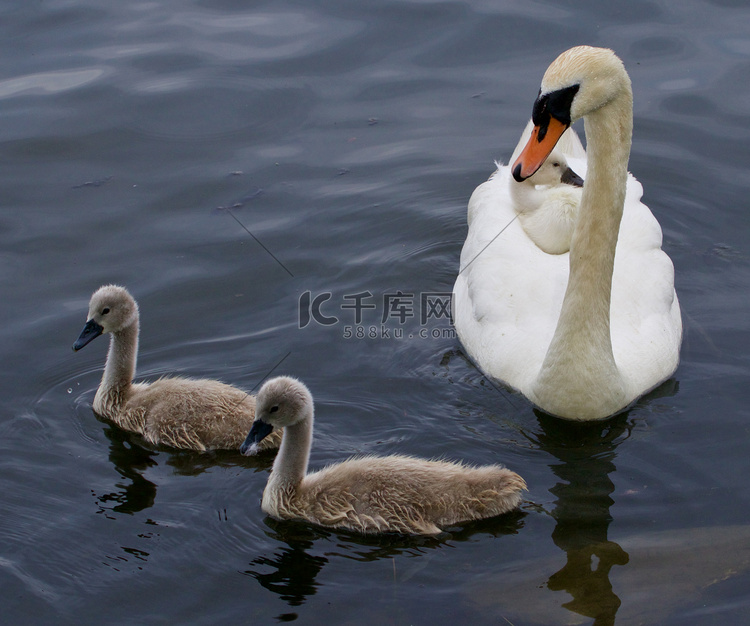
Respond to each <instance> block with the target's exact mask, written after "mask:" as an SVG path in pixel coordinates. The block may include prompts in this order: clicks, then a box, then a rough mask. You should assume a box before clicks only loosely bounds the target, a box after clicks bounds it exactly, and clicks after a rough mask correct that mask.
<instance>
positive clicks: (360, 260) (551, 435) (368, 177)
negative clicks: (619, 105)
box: [0, 0, 750, 625]
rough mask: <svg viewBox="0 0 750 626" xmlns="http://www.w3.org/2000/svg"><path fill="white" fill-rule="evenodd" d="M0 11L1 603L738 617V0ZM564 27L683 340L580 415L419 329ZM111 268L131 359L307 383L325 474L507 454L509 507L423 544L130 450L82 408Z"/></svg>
mask: <svg viewBox="0 0 750 626" xmlns="http://www.w3.org/2000/svg"><path fill="white" fill-rule="evenodd" d="M0 17H1V19H0V30H1V33H2V36H0V58H2V59H3V63H2V70H1V72H2V74H1V75H0V106H1V107H2V115H0V181H1V184H2V193H1V194H0V203H1V204H2V212H1V213H0V241H1V244H2V245H1V247H0V254H2V263H1V264H0V270H1V271H2V283H3V294H4V298H3V301H4V304H3V306H2V308H0V311H1V313H0V314H1V315H2V319H1V321H2V324H0V333H1V335H0V336H1V337H2V348H1V349H2V353H1V355H2V362H3V364H4V375H3V377H2V382H1V383H0V385H2V393H1V394H0V397H1V398H2V413H1V417H0V420H1V421H0V494H1V496H0V503H1V504H0V510H2V516H1V517H0V589H1V590H2V591H1V592H0V593H2V606H3V609H2V613H3V620H4V621H7V623H73V622H75V623H102V622H104V621H107V622H109V623H117V624H142V623H154V624H160V623H165V624H166V623H191V624H215V623H220V622H229V621H232V622H235V623H236V622H239V623H246V622H251V621H252V622H257V623H275V622H283V621H293V620H297V621H298V622H300V623H311V624H314V623H333V624H349V623H351V624H444V623H445V624H447V623H482V624H484V623H486V624H504V623H513V624H515V625H519V624H591V623H595V624H612V623H615V622H617V623H622V624H640V623H644V624H739V623H747V621H746V620H747V617H746V616H747V614H748V610H749V609H750V592H748V588H750V524H748V515H749V514H750V488H749V487H748V480H747V476H748V470H750V461H749V460H748V459H750V455H748V448H749V447H750V415H749V411H748V403H747V401H748V398H750V388H749V387H748V373H749V370H750V363H749V360H748V356H747V355H748V346H749V345H750V333H749V322H748V319H749V317H750V316H748V309H749V306H748V304H749V302H748V289H749V288H750V250H749V249H748V243H747V233H748V227H749V226H750V212H748V206H747V193H748V185H749V183H750V175H748V165H750V155H749V153H748V148H747V145H748V139H750V113H749V112H748V103H749V102H750V97H749V96H750V86H749V85H750V9H748V8H746V3H745V2H740V1H730V0H723V1H719V0H716V1H714V2H700V1H697V0H692V1H691V0H689V1H686V2H681V3H674V2H667V1H666V0H663V1H660V2H649V1H646V0H636V1H633V2H628V3H602V2H593V1H589V0H575V1H574V0H571V1H569V2H554V3H553V2H543V1H540V2H527V3H515V2H513V3H511V2H490V1H477V2H416V1H415V2H408V1H405V0H400V1H394V2H383V3H364V2H352V1H334V0H331V1H328V2H324V1H316V2H302V1H298V2H293V1H289V2H274V3H270V2H267V3H264V2H239V1H236V0H219V1H203V2H196V1H194V2H161V3H146V2H108V1H104V2H102V1H99V2H66V1H62V0H60V1H45V2H26V3H20V2H19V3H10V2H8V3H4V4H2V5H0ZM580 43H589V44H593V45H603V46H608V47H612V48H614V49H615V50H616V51H617V52H618V54H619V55H620V56H621V57H622V59H623V60H624V62H625V65H626V67H627V68H628V70H629V72H630V75H631V78H632V80H633V86H634V92H635V102H636V103H635V136H634V147H633V154H632V157H631V162H630V169H631V170H632V171H633V173H634V174H635V175H636V176H637V177H638V178H639V180H640V181H641V183H642V184H643V186H644V189H645V196H644V201H645V202H646V203H647V204H648V205H649V206H650V207H651V209H652V211H653V212H654V214H655V215H656V217H657V218H658V219H659V221H660V222H661V225H662V227H663V229H664V247H665V249H666V250H667V252H668V253H669V254H670V256H671V257H672V259H673V261H674V264H675V268H676V276H677V278H676V281H677V289H678V292H679V296H680V300H681V304H682V309H683V316H684V323H685V340H684V344H683V350H682V363H681V365H680V368H679V369H678V371H677V373H676V375H675V376H674V378H673V379H672V380H670V381H669V382H668V383H666V384H665V385H664V386H662V387H661V388H660V389H658V390H657V391H656V392H655V393H653V394H652V395H651V396H649V397H647V398H645V399H643V400H641V401H640V402H639V403H638V404H637V406H636V407H634V408H633V409H632V410H631V411H629V412H628V413H627V414H625V415H623V416H620V417H618V418H616V419H613V420H610V421H608V422H605V423H602V424H595V425H588V426H580V425H571V424H567V423H562V422H559V421H556V420H552V419H550V418H547V417H545V416H543V415H540V414H537V413H535V412H534V411H533V410H532V409H531V407H530V406H529V404H528V402H526V401H525V400H524V399H523V398H521V397H519V396H517V395H513V394H510V393H509V392H507V391H505V390H503V389H498V388H496V387H493V386H492V385H490V384H488V383H487V381H485V379H484V378H483V377H482V376H481V374H479V373H478V372H477V371H476V370H475V369H474V368H473V367H472V366H471V365H470V364H469V363H468V362H467V360H466V359H465V358H464V357H463V356H462V353H461V347H460V345H459V343H458V341H457V340H456V339H455V337H454V336H453V335H452V330H451V327H450V324H449V322H448V321H447V320H446V319H445V317H444V316H441V315H439V312H440V306H439V299H440V298H441V297H442V296H441V295H440V294H445V293H447V292H450V291H451V289H452V285H453V281H454V278H455V273H456V271H457V266H458V257H459V252H460V248H461V245H462V241H463V238H464V236H465V233H466V224H465V219H466V217H465V208H466V202H467V200H468V198H469V195H470V194H471V191H472V190H473V188H474V187H475V186H477V185H478V184H479V183H481V182H482V181H483V180H485V179H486V177H487V176H488V175H489V174H490V172H491V171H492V169H493V159H500V160H502V159H507V158H508V156H509V154H510V152H511V151H512V149H513V147H514V146H515V143H516V141H517V139H518V136H519V135H520V132H521V130H522V128H523V126H524V124H525V121H526V119H527V118H528V116H529V114H530V111H531V104H532V102H533V99H534V97H535V95H536V92H537V89H538V85H539V81H540V79H541V76H542V73H543V72H544V69H545V68H546V66H547V65H548V63H549V62H550V61H551V60H552V59H553V58H554V57H555V56H556V55H557V54H558V53H559V52H561V51H562V50H564V49H565V48H567V47H570V46H572V45H577V44H580ZM108 282H116V283H120V284H124V285H126V286H128V287H129V288H130V289H131V291H132V292H133V293H134V295H135V296H136V297H137V298H138V300H139V303H140V305H141V312H142V337H141V354H140V360H139V376H141V377H152V378H153V377H156V376H159V375H161V374H164V373H170V372H177V373H182V374H185V375H196V376H212V377H217V378H221V379H223V380H225V381H226V382H230V383H233V384H237V385H240V386H244V387H245V388H247V389H251V388H253V387H255V386H256V385H257V384H258V383H259V382H260V381H261V380H262V379H263V378H264V377H265V376H266V375H267V374H268V373H269V372H271V371H272V370H273V371H274V373H282V372H283V373H287V374H292V375H295V376H298V377H300V378H302V379H303V380H305V381H306V382H307V383H308V384H309V386H310V388H311V389H312V391H313V394H314V395H315V397H316V401H317V415H318V422H317V430H316V438H315V442H314V449H313V453H312V461H311V465H312V467H320V466H322V465H323V464H325V463H328V462H332V461H336V460H340V459H343V458H345V457H346V456H349V455H351V454H354V453H362V452H368V453H377V454H389V453H408V454H415V455H421V456H429V457H432V456H444V457H448V458H453V459H465V460H467V461H469V462H473V463H490V462H497V461H499V462H502V463H505V464H506V465H508V466H509V467H510V468H512V469H514V470H516V471H518V472H519V473H521V474H522V475H523V476H524V477H525V478H526V479H527V481H528V483H529V486H530V491H529V493H528V497H527V500H526V503H525V504H524V506H523V508H522V511H521V512H519V513H518V514H515V515H509V516H506V517H503V518H499V519H495V520H490V521H485V522H482V523H478V524H472V525H467V526H464V527H457V528H454V529H451V531H450V532H449V533H447V534H446V535H444V536H441V537H439V538H438V539H406V538H398V537H395V538H394V537H386V538H369V539H364V538H361V537H359V536H356V535H350V534H347V533H331V532H327V531H322V530H320V529H317V528H315V527H312V526H308V525H304V524H287V523H277V522H274V521H273V520H270V519H268V518H265V516H264V515H263V514H262V513H261V511H260V506H259V501H260V496H261V493H262V490H263V486H264V484H265V481H266V478H267V475H268V469H269V467H270V464H271V458H270V457H267V456H266V457H260V458H255V459H245V458H243V457H240V456H239V455H238V454H235V453H221V454H212V455H198V454H189V453H179V452H171V451H167V450H153V449H147V448H144V447H143V446H142V445H141V444H140V443H139V442H138V441H137V440H136V439H135V438H133V437H131V436H129V435H127V434H125V433H123V432H121V431H119V430H118V429H116V428H114V427H112V426H110V425H108V424H106V423H103V422H100V421H98V420H97V419H96V418H95V417H94V415H93V414H92V412H91V409H90V403H91V400H92V398H93V393H94V390H95V388H96V386H97V384H98V381H99V377H100V375H101V368H102V366H103V361H104V355H105V351H106V341H105V340H103V339H100V340H98V341H97V342H95V343H94V344H92V345H91V346H90V347H88V348H86V350H85V351H83V352H81V353H78V354H74V353H73V352H72V351H71V349H70V346H71V344H72V343H73V341H74V339H75V338H76V337H77V335H78V332H79V331H80V329H81V327H82V324H83V322H84V321H85V315H86V309H87V303H88V298H89V296H90V294H91V292H92V291H93V290H94V289H95V288H97V287H98V286H99V285H101V284H104V283H108ZM399 292H400V293H401V295H400V296H399ZM357 295H359V296H360V299H359V302H360V303H362V304H363V305H368V306H372V307H374V308H363V309H362V310H361V313H362V320H361V321H360V323H357V321H356V310H355V309H351V308H343V307H345V306H348V305H352V304H356V302H357V299H356V298H355V297H354V296H357ZM399 298H400V299H399ZM423 298H425V300H424V302H423ZM301 299H302V303H303V305H304V304H306V302H307V301H310V303H311V304H310V307H306V306H305V307H303V309H304V310H303V313H305V314H306V316H305V315H304V314H303V315H302V319H303V320H304V319H308V321H309V323H308V324H307V325H306V326H305V327H304V328H299V326H300V319H301V318H300V301H301ZM394 299H395V302H396V304H394ZM313 300H315V302H317V303H318V304H319V305H320V307H319V309H316V308H314V307H313V306H312V303H313ZM430 306H432V307H433V308H430ZM386 307H387V308H386ZM391 307H393V308H391ZM428 314H429V315H428ZM421 315H425V316H427V317H428V319H427V320H425V321H424V323H422V322H423V320H421V319H420V316H421ZM400 316H402V317H400ZM334 317H335V318H336V321H335V323H332V324H330V325H324V324H321V323H320V322H321V321H326V319H331V318H334ZM324 318H326V319H324ZM331 321H333V320H332V319H331ZM402 321H403V323H401V322H402ZM420 332H421V333H422V334H425V333H426V334H427V337H423V336H420ZM358 334H362V335H364V336H362V337H361V338H359V337H358ZM371 335H373V336H371ZM274 368H276V369H274Z"/></svg>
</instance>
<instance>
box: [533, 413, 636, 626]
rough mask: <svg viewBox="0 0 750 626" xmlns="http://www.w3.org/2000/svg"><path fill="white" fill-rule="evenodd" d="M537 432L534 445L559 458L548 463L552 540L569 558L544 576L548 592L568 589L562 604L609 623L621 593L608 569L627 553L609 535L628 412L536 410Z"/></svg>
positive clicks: (628, 427) (622, 562) (627, 432)
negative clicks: (595, 414) (601, 414)
mask: <svg viewBox="0 0 750 626" xmlns="http://www.w3.org/2000/svg"><path fill="white" fill-rule="evenodd" d="M538 418H539V424H540V426H541V432H540V433H537V434H536V435H534V436H531V437H530V439H532V440H533V441H534V442H535V443H536V445H538V446H539V447H540V448H541V449H543V450H545V451H546V452H548V453H549V454H551V455H552V456H553V457H555V459H557V460H558V461H559V463H557V462H556V463H552V464H550V469H551V470H552V472H553V473H554V474H555V475H556V476H557V477H558V478H559V479H560V481H559V482H558V483H557V484H555V486H554V487H552V488H551V489H550V492H551V493H552V494H553V495H555V496H556V497H557V500H556V501H555V508H554V510H553V511H552V513H551V514H552V517H553V518H554V519H555V522H556V524H555V529H554V530H553V532H552V541H553V542H554V543H555V545H556V546H557V547H558V548H560V549H561V550H562V551H563V552H565V554H566V556H567V563H566V564H565V566H564V567H562V568H561V569H560V570H558V571H557V572H555V573H553V574H552V575H551V576H550V577H549V578H548V580H547V588H548V589H550V590H551V591H567V592H568V593H569V594H570V595H571V596H572V600H570V601H568V602H566V603H564V604H563V605H562V606H563V607H564V608H566V609H568V610H569V611H572V612H574V613H577V614H579V615H583V616H585V617H590V618H594V620H595V621H594V623H595V624H597V625H599V624H613V623H614V619H615V615H616V613H617V610H618V609H619V607H620V598H619V597H618V596H617V594H616V593H615V592H614V590H613V589H612V583H611V582H610V579H609V572H610V570H611V569H612V568H613V567H614V566H616V565H626V564H627V563H628V560H629V558H628V555H627V553H626V552H625V551H624V550H623V549H622V548H621V547H620V546H619V545H618V544H617V543H615V542H613V541H610V540H609V538H608V531H609V525H610V523H611V522H612V515H611V513H610V507H611V506H612V505H613V504H614V500H613V499H612V497H611V494H612V492H613V491H614V490H615V486H614V484H613V482H612V479H611V477H610V475H611V474H612V473H613V472H615V471H616V469H617V468H616V466H615V463H614V461H615V458H616V456H617V454H616V450H617V446H618V445H619V444H620V443H621V442H622V441H623V440H624V439H627V437H628V436H629V435H630V430H631V429H632V426H633V425H632V423H631V422H629V421H628V417H627V414H623V415H619V416H617V417H615V418H612V419H609V420H607V421H605V422H595V423H583V424H577V423H570V422H563V421H561V420H559V419H557V418H554V417H550V416H548V415H545V414H542V413H539V414H538Z"/></svg>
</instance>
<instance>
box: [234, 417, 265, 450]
mask: <svg viewBox="0 0 750 626" xmlns="http://www.w3.org/2000/svg"><path fill="white" fill-rule="evenodd" d="M272 430H273V426H271V424H267V423H266V422H264V421H262V420H255V421H254V422H253V425H252V427H251V428H250V432H249V433H248V434H247V437H246V438H245V441H243V442H242V445H241V446H240V453H241V454H243V455H245V456H248V451H250V448H251V447H252V446H253V445H255V444H258V443H260V442H261V441H263V439H265V438H266V436H267V435H269V434H270V433H271V431H272ZM252 454H254V453H252Z"/></svg>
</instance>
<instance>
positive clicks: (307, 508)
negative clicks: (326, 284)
mask: <svg viewBox="0 0 750 626" xmlns="http://www.w3.org/2000/svg"><path fill="white" fill-rule="evenodd" d="M313 412H314V407H313V399H312V395H311V394H310V391H309V390H308V389H307V387H306V386H305V385H304V384H303V383H301V382H300V381H298V380H296V379H294V378H290V377H287V376H280V377H278V378H273V379H271V380H269V381H268V382H266V383H265V384H264V385H263V387H261V389H260V391H259V392H258V398H257V411H256V417H255V422H254V423H253V427H252V428H251V429H250V432H249V434H248V436H247V439H246V440H245V443H243V444H242V447H241V448H240V450H241V451H242V453H243V454H246V455H250V454H253V453H254V452H255V449H256V446H257V445H258V444H259V443H261V442H262V441H263V440H264V438H265V437H266V436H267V435H268V434H270V433H272V432H275V429H277V428H279V427H283V428H284V437H283V439H282V442H281V449H280V450H279V453H278V455H277V456H276V459H275V461H274V464H273V469H272V470H271V476H270V477H269V479H268V484H267V485H266V488H265V490H264V491H263V501H262V505H261V506H262V509H263V511H264V512H265V513H267V514H268V515H270V516H271V517H274V518H276V519H294V520H306V521H309V522H312V523H314V524H319V525H321V526H327V527H330V528H344V529H348V530H354V531H357V532H361V533H384V532H397V533H404V534H422V535H435V534H438V533H439V532H440V528H441V527H445V526H451V525H454V524H457V523H459V522H467V521H470V520H476V519H481V518H486V517H493V516H495V515H500V514H502V513H506V512H508V511H511V510H513V509H515V508H516V507H517V506H518V505H519V504H520V502H521V491H523V490H524V489H525V488H526V483H525V482H524V481H523V479H522V478H521V477H520V476H519V475H518V474H516V473H515V472H511V471H510V470H508V469H505V468H504V467H502V466H499V465H485V466H482V467H468V466H466V465H463V464H461V463H450V462H448V461H426V460H423V459H417V458H413V457H407V456H386V457H376V456H364V457H359V458H353V459H349V460H347V461H344V462H342V463H337V464H335V465H329V466H328V467H326V468H324V469H322V470H320V471H318V472H313V473H310V474H308V473H307V462H308V459H309V457H310V445H311V443H312V432H313Z"/></svg>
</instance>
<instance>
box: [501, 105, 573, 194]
mask: <svg viewBox="0 0 750 626" xmlns="http://www.w3.org/2000/svg"><path fill="white" fill-rule="evenodd" d="M567 128H568V124H563V123H562V122H561V121H559V120H557V119H555V118H554V117H552V116H549V122H548V124H547V132H546V133H543V136H542V138H541V139H540V138H539V131H540V127H539V126H534V130H532V131H531V137H529V142H528V143H527V144H526V147H525V148H524V149H523V150H522V151H521V154H519V155H518V158H517V159H516V162H515V163H514V164H513V167H512V168H511V170H510V171H511V172H513V178H515V179H516V180H517V181H518V182H519V183H520V182H522V181H524V180H526V179H527V178H528V177H529V176H532V175H533V174H534V172H536V171H537V170H538V169H539V168H540V167H541V166H542V163H544V160H545V159H546V158H547V157H548V156H549V153H550V152H552V149H553V148H554V147H555V145H556V144H557V141H558V140H559V139H560V137H561V136H562V134H563V133H564V132H565V131H566V130H567Z"/></svg>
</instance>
